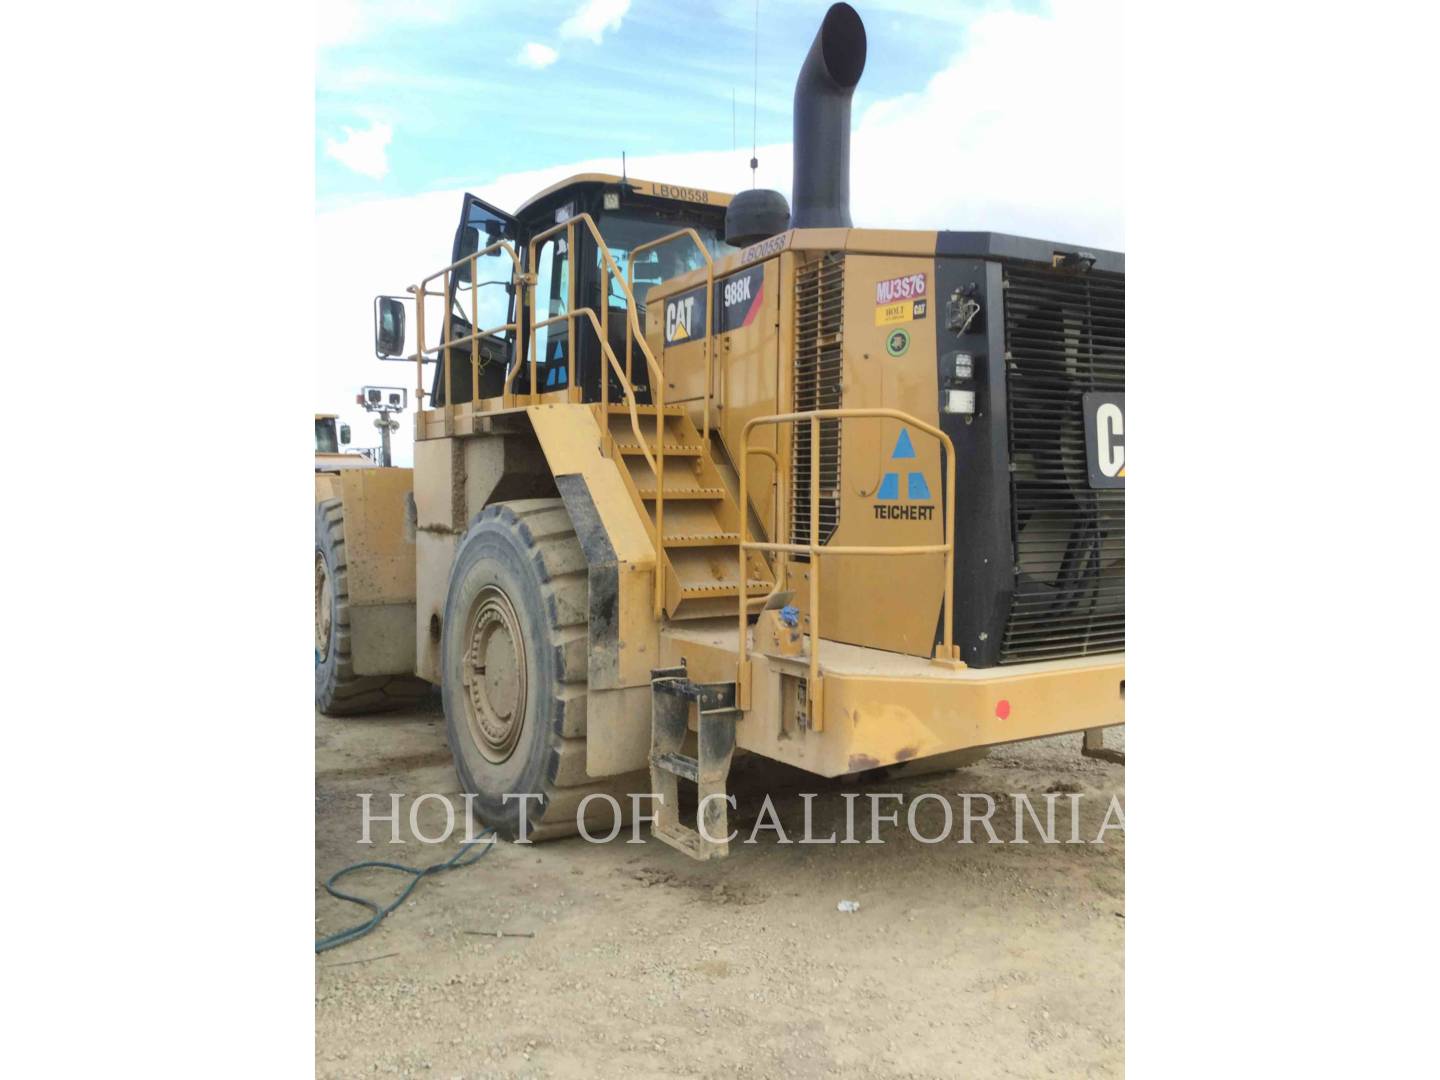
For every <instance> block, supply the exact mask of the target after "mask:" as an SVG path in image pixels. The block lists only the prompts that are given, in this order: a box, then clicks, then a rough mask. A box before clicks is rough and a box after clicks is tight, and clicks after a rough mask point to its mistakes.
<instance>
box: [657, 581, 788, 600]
mask: <svg viewBox="0 0 1440 1080" xmlns="http://www.w3.org/2000/svg"><path fill="white" fill-rule="evenodd" d="M770 589H771V583H770V582H768V581H761V580H760V579H759V578H751V579H750V589H749V592H748V594H747V595H749V596H760V595H762V594H764V593H768V592H769V591H770ZM739 591H740V590H739V588H738V587H737V586H736V584H735V582H733V581H717V582H715V583H714V584H713V585H683V584H682V585H681V586H680V596H681V598H682V599H686V600H696V599H699V598H700V597H703V596H735V595H736V594H737V593H738V592H739Z"/></svg>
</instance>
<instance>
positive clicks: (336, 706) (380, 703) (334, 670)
mask: <svg viewBox="0 0 1440 1080" xmlns="http://www.w3.org/2000/svg"><path fill="white" fill-rule="evenodd" d="M345 571H346V565H345V512H344V508H343V507H342V505H341V502H340V500H339V499H326V500H325V501H324V502H320V503H317V504H316V505H315V708H317V709H319V710H320V711H321V712H322V713H324V714H325V715H326V716H356V715H359V714H362V713H380V712H389V711H391V710H392V709H401V708H406V707H413V706H415V705H418V704H421V703H422V702H424V701H426V700H428V699H429V697H430V694H431V692H432V688H431V686H430V684H429V683H427V682H425V681H424V680H423V679H417V678H415V677H414V676H412V675H356V674H355V669H354V668H353V667H352V666H351V663H350V591H349V586H348V584H347V581H346V572H345Z"/></svg>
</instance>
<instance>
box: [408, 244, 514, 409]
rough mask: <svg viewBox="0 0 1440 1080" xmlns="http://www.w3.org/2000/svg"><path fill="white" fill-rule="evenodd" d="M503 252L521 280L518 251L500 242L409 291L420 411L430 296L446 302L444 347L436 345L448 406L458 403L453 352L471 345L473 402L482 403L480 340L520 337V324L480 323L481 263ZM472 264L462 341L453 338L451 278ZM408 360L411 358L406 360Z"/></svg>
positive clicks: (412, 287) (453, 263) (442, 340)
mask: <svg viewBox="0 0 1440 1080" xmlns="http://www.w3.org/2000/svg"><path fill="white" fill-rule="evenodd" d="M500 251H503V252H504V253H505V254H506V255H509V256H510V265H511V281H512V282H513V281H516V280H518V279H519V278H520V277H521V274H520V257H519V256H518V255H516V254H515V249H514V248H513V247H512V246H511V245H510V243H509V241H506V240H499V241H497V242H495V243H493V244H491V245H490V246H489V247H487V248H485V249H484V250H483V251H477V252H475V253H474V254H472V255H466V256H465V257H464V258H463V259H456V260H455V261H454V262H452V263H451V264H450V265H449V266H446V267H444V268H442V269H440V270H437V271H435V273H433V274H431V275H430V276H429V277H427V278H424V279H422V280H421V282H420V284H419V285H411V286H410V287H409V288H408V289H407V290H406V291H407V292H409V293H410V294H411V295H412V296H414V297H415V407H416V409H417V411H418V410H420V409H423V408H424V407H425V398H426V396H427V395H426V392H425V354H426V353H428V352H430V351H431V350H429V349H427V348H426V347H425V298H426V297H427V296H438V297H440V298H441V299H442V300H445V301H446V303H447V306H446V308H445V312H444V317H445V325H444V329H443V330H442V332H441V339H440V344H439V345H437V346H436V350H435V351H437V352H439V354H440V357H439V358H440V362H441V364H442V365H443V367H444V383H445V401H446V403H447V404H452V405H453V404H454V401H455V399H454V397H453V396H452V395H451V393H450V360H451V357H450V350H451V349H454V348H456V347H458V346H460V345H464V344H466V343H467V342H468V343H469V344H470V403H471V404H472V405H473V404H476V403H478V402H479V400H480V339H481V338H482V337H493V336H494V335H495V334H498V333H500V332H502V331H505V330H508V331H510V333H511V334H516V332H517V330H518V327H519V324H518V322H506V323H501V324H500V325H499V326H495V327H491V328H490V329H488V330H480V329H478V328H477V327H476V323H477V322H479V319H480V286H479V283H478V281H477V280H476V279H477V278H478V276H479V264H480V260H481V259H482V258H484V257H485V256H487V255H492V254H495V253H496V252H500ZM466 263H469V264H470V282H471V285H472V288H471V290H470V333H468V334H466V335H465V336H464V337H461V338H453V337H452V336H451V335H452V333H453V330H452V319H451V315H452V312H451V311H450V308H449V306H448V303H449V298H450V275H451V274H453V273H454V272H455V271H456V270H457V269H458V268H459V267H461V266H463V265H465V264H466ZM442 277H443V278H444V279H445V281H444V284H443V285H442V286H441V291H440V292H433V291H431V290H430V288H429V285H430V283H431V282H432V281H434V280H435V279H436V278H442ZM406 359H409V358H408V357H406Z"/></svg>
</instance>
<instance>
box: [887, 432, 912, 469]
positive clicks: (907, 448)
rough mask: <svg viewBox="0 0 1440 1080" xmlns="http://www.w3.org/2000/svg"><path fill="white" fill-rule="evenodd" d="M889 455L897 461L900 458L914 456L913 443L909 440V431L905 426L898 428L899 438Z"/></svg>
mask: <svg viewBox="0 0 1440 1080" xmlns="http://www.w3.org/2000/svg"><path fill="white" fill-rule="evenodd" d="M890 456H891V457H892V458H894V459H895V460H897V461H898V460H899V459H901V458H913V457H914V456H915V444H914V443H912V442H911V441H910V432H909V431H908V430H906V429H905V428H901V429H900V438H899V440H898V441H897V442H896V443H895V452H894V453H893V454H891V455H890Z"/></svg>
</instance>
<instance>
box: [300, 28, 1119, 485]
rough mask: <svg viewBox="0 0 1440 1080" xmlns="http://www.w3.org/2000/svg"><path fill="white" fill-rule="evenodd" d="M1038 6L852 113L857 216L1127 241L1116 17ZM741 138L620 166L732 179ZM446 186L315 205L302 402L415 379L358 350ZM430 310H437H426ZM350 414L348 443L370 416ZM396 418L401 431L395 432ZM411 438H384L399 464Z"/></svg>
mask: <svg viewBox="0 0 1440 1080" xmlns="http://www.w3.org/2000/svg"><path fill="white" fill-rule="evenodd" d="M1053 10H1054V15H1053V17H1051V18H1041V17H1037V16H1028V15H1015V14H1008V13H997V14H994V15H986V16H982V17H981V18H979V19H976V20H975V21H974V22H973V23H972V24H971V27H970V36H969V42H970V44H969V47H968V48H967V49H966V50H965V51H964V52H963V53H961V54H960V55H958V56H957V57H956V58H955V59H954V60H952V61H951V63H950V64H949V65H947V67H946V68H945V69H944V70H943V71H941V72H939V73H938V74H937V75H935V76H934V77H933V78H932V79H931V80H930V81H929V83H927V84H926V86H925V87H924V88H923V89H922V90H919V91H917V92H915V93H913V94H907V95H903V96H901V97H898V98H893V99H889V100H884V101H879V102H876V103H875V104H874V105H872V106H871V107H870V108H868V109H866V110H865V112H864V114H863V115H861V116H859V117H857V119H856V123H855V131H854V135H853V137H852V146H851V202H852V213H853V216H854V219H855V223H856V224H857V225H859V226H871V227H876V228H880V227H890V228H912V229H974V230H990V231H994V232H1013V233H1019V234H1021V235H1025V236H1034V237H1039V238H1042V239H1046V240H1054V241H1057V242H1062V243H1073V244H1083V245H1086V246H1091V247H1101V248H1122V249H1123V247H1124V235H1125V224H1124V210H1123V203H1122V200H1121V187H1120V175H1121V173H1120V157H1121V149H1122V139H1121V127H1120V124H1121V104H1120V102H1121V98H1120V86H1119V70H1120V55H1119V50H1120V28H1119V25H1118V16H1117V14H1116V11H1115V5H1114V3H1113V0H1055V3H1054V9H1053ZM749 156H750V155H749V152H748V149H747V150H744V151H739V152H735V151H730V150H723V151H722V150H714V151H705V152H701V153H689V154H661V155H654V156H649V157H631V158H630V161H629V171H630V175H631V176H635V177H641V178H643V179H647V180H667V181H670V182H672V183H677V184H686V185H691V186H695V187H707V188H711V189H713V190H717V191H739V190H741V189H743V188H747V187H749V186H750V170H749V167H748V159H749ZM758 156H759V158H760V171H759V183H760V186H762V187H772V188H776V189H778V190H780V191H784V192H789V191H790V186H791V148H790V146H789V144H783V143H782V144H777V145H771V146H762V147H760V148H759V152H758ZM619 171H620V162H619V161H618V160H617V159H612V158H604V159H594V160H590V161H579V162H572V163H569V164H561V165H555V166H552V167H549V168H544V169H535V170H530V171H528V172H523V173H509V174H506V175H504V176H500V177H497V178H496V179H494V180H493V181H491V182H489V183H485V184H478V185H472V186H471V188H470V190H472V191H474V192H475V194H477V195H479V196H480V197H481V198H483V199H486V200H488V201H489V202H491V203H494V204H495V205H496V206H499V207H501V208H504V209H511V210H513V209H514V208H516V207H517V206H519V205H520V203H522V202H523V201H524V200H525V199H526V198H528V197H529V196H530V195H533V194H534V193H535V192H537V191H540V190H541V189H543V188H545V187H547V186H548V185H550V184H552V183H554V182H555V181H557V180H560V179H563V178H564V177H566V176H570V175H573V174H574V173H580V172H616V173H618V172H619ZM460 196H461V192H460V191H459V190H454V191H442V192H434V193H431V194H426V195H418V196H413V197H409V198H403V199H384V200H374V201H371V202H367V203H360V204H356V205H352V206H348V207H345V208H342V209H338V210H334V211H329V212H326V213H323V214H321V215H320V217H319V252H320V282H321V285H320V295H319V312H318V317H319V325H320V326H321V327H322V328H324V329H323V332H322V336H321V355H320V359H319V364H318V365H317V370H316V376H317V382H316V394H317V396H316V400H315V408H316V409H317V410H318V411H322V412H335V411H339V412H341V413H342V414H344V413H345V412H346V404H345V403H346V402H350V401H353V400H354V397H355V391H356V389H357V388H358V387H360V386H361V385H363V384H365V383H374V384H377V385H403V386H411V387H413V385H414V368H413V367H407V366H405V365H402V364H390V363H382V362H381V361H377V360H367V359H365V358H366V357H371V356H373V355H374V347H373V342H372V340H371V337H372V329H371V317H370V305H371V301H372V298H373V297H374V296H376V295H377V294H379V293H397V294H402V295H403V293H404V289H405V286H406V285H407V284H413V283H414V282H415V280H416V279H417V278H418V277H420V276H422V275H424V274H427V273H430V272H431V271H434V270H438V269H439V268H440V267H442V266H444V265H445V264H446V263H447V262H448V261H449V256H450V244H451V241H452V238H453V237H454V233H455V224H456V219H457V216H458V214H459V212H460ZM435 318H436V320H437V321H438V311H437V312H436V315H435ZM353 412H354V415H347V416H346V421H347V422H348V423H350V424H352V426H353V427H354V430H355V432H356V439H357V443H358V442H359V441H360V440H361V439H363V438H365V437H367V436H368V434H369V433H371V432H372V431H373V429H372V428H371V427H370V426H369V419H368V418H367V417H366V416H365V415H364V414H363V413H361V412H360V411H359V410H353ZM405 430H406V429H404V428H402V436H403V434H404V431H405ZM410 452H411V449H410V441H409V439H408V437H402V438H400V439H398V440H397V442H396V458H397V462H399V463H402V464H408V462H409V460H410Z"/></svg>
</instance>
